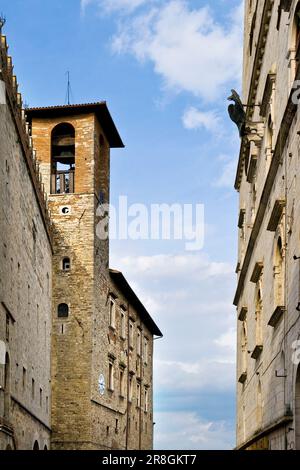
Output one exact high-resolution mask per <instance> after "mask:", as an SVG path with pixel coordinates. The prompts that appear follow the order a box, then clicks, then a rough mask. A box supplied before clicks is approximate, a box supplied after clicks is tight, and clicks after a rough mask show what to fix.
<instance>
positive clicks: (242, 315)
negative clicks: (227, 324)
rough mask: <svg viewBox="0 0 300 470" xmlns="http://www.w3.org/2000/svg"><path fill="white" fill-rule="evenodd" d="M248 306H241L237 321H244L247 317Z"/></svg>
mask: <svg viewBox="0 0 300 470" xmlns="http://www.w3.org/2000/svg"><path fill="white" fill-rule="evenodd" d="M247 313H248V308H247V307H242V308H241V310H240V313H239V316H238V319H239V321H245V320H246V318H247Z"/></svg>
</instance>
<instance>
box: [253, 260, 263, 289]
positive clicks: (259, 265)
mask: <svg viewBox="0 0 300 470" xmlns="http://www.w3.org/2000/svg"><path fill="white" fill-rule="evenodd" d="M263 267H264V265H263V263H262V262H261V261H259V262H257V263H255V266H254V269H253V273H252V276H251V278H250V281H251V282H253V283H254V284H256V283H257V282H258V281H259V278H260V276H261V273H262V270H263Z"/></svg>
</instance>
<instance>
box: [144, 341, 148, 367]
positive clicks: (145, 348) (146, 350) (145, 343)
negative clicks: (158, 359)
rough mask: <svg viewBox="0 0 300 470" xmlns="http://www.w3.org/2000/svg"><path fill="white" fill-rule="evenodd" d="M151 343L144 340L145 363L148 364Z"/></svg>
mask: <svg viewBox="0 0 300 470" xmlns="http://www.w3.org/2000/svg"><path fill="white" fill-rule="evenodd" d="M148 346H149V341H148V339H147V338H144V362H145V364H148V355H149V347H148Z"/></svg>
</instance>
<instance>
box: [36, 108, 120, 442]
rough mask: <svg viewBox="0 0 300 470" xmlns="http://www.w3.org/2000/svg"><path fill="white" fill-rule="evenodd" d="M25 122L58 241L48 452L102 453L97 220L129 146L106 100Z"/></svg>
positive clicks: (102, 310)
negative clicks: (117, 157) (95, 392)
mask: <svg viewBox="0 0 300 470" xmlns="http://www.w3.org/2000/svg"><path fill="white" fill-rule="evenodd" d="M27 120H28V122H29V126H30V127H31V132H32V139H33V146H34V148H35V149H36V151H37V161H38V163H39V169H40V173H41V175H42V182H43V184H44V189H45V192H46V193H47V196H48V202H49V209H50V211H51V220H52V225H53V237H54V248H53V250H54V253H53V264H52V270H53V293H52V302H53V307H52V319H53V320H52V321H53V323H52V325H53V329H52V331H53V333H52V406H51V408H52V445H51V447H52V449H79V450H80V449H99V448H101V446H102V444H101V443H99V442H95V439H94V432H93V426H92V424H93V422H94V411H93V404H92V389H93V387H94V382H95V380H96V378H95V377H94V375H93V370H94V364H95V362H96V361H97V360H98V358H97V357H96V356H97V354H98V353H97V354H96V349H95V348H96V345H98V346H97V348H98V349H99V344H100V345H101V343H103V341H105V340H106V338H104V335H105V333H104V332H105V331H106V330H105V328H104V324H106V323H105V321H106V311H107V309H108V303H107V297H108V292H109V242H108V240H99V239H98V238H97V236H96V225H97V222H98V218H97V215H96V214H97V208H98V206H99V204H102V203H108V202H109V174H110V148H116V147H123V146H124V145H123V143H122V140H121V138H120V136H119V133H118V131H117V129H116V127H115V124H114V122H113V120H112V118H111V115H110V113H109V111H108V108H107V106H106V103H105V102H100V103H95V104H83V105H68V106H56V107H48V108H34V109H29V110H27ZM101 335H103V337H102V336H101ZM100 349H101V347H100Z"/></svg>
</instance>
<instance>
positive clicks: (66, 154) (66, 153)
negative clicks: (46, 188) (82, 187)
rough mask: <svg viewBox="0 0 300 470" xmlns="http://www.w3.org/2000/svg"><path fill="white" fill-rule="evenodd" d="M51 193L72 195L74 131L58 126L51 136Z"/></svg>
mask: <svg viewBox="0 0 300 470" xmlns="http://www.w3.org/2000/svg"><path fill="white" fill-rule="evenodd" d="M51 175H52V176H51V193H52V194H67V193H74V189H75V188H74V178H75V129H74V127H73V126H72V125H71V124H66V123H62V124H58V125H57V126H56V127H55V128H54V129H53V131H52V136H51Z"/></svg>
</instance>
